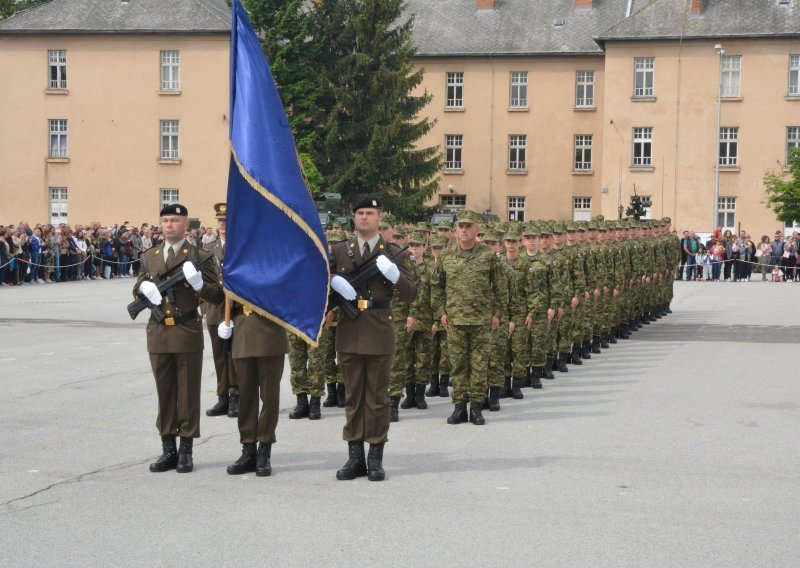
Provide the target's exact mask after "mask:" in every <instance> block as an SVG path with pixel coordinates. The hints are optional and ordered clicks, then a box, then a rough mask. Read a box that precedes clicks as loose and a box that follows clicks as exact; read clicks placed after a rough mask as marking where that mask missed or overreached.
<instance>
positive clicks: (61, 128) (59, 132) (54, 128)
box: [50, 119, 68, 158]
mask: <svg viewBox="0 0 800 568" xmlns="http://www.w3.org/2000/svg"><path fill="white" fill-rule="evenodd" d="M67 155H68V154H67V121H66V120H63V119H55V120H51V121H50V157H51V158H66V157H67Z"/></svg>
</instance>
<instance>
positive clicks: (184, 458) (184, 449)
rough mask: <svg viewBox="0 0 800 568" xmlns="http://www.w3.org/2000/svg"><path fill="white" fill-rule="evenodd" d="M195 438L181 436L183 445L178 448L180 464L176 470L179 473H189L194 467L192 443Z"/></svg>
mask: <svg viewBox="0 0 800 568" xmlns="http://www.w3.org/2000/svg"><path fill="white" fill-rule="evenodd" d="M193 442H194V439H193V438H183V437H182V438H181V445H180V448H179V449H178V465H177V466H176V467H175V470H176V471H177V472H178V473H189V472H190V471H192V470H193V469H194V463H193V462H192V444H193Z"/></svg>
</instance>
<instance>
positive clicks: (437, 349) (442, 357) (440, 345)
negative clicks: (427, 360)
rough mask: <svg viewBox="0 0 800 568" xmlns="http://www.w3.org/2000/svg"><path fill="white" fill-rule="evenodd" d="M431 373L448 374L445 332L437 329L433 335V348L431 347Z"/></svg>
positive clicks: (448, 364) (448, 365)
mask: <svg viewBox="0 0 800 568" xmlns="http://www.w3.org/2000/svg"><path fill="white" fill-rule="evenodd" d="M431 374H432V375H437V376H438V375H449V374H450V358H449V357H448V356H447V332H446V331H444V330H439V331H437V332H436V335H434V336H433V348H432V349H431Z"/></svg>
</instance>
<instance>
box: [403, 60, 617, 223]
mask: <svg viewBox="0 0 800 568" xmlns="http://www.w3.org/2000/svg"><path fill="white" fill-rule="evenodd" d="M417 64H418V65H419V66H421V67H422V68H424V70H425V77H424V81H423V84H422V85H421V87H420V89H419V91H420V92H421V91H422V90H423V89H424V90H427V92H428V93H430V94H431V95H432V96H433V100H432V101H431V103H430V105H429V106H428V107H427V108H426V112H427V115H428V116H429V117H430V118H432V119H434V120H436V125H435V126H434V128H433V129H432V131H431V132H430V133H429V134H428V135H427V136H426V137H425V138H424V139H423V140H421V142H420V145H421V146H432V145H439V146H440V147H441V148H442V153H443V154H444V146H445V136H446V135H448V134H462V135H463V137H464V138H463V140H464V142H463V143H464V148H463V173H455V174H454V173H448V172H446V171H445V172H443V173H442V176H441V180H440V183H439V191H438V194H437V196H436V197H435V198H434V200H433V203H435V204H436V203H439V202H440V199H441V197H442V196H447V195H465V196H466V207H467V208H469V209H473V210H476V211H480V212H483V211H486V210H487V209H491V212H492V213H494V214H495V215H497V216H499V217H500V218H501V219H503V220H505V219H508V208H507V205H508V197H525V198H526V199H525V218H526V219H533V218H571V217H572V208H573V200H572V198H573V197H574V196H579V197H590V198H592V211H593V212H594V213H597V212H599V211H600V209H599V205H595V203H597V200H598V197H599V194H600V193H599V192H600V179H601V175H602V174H601V165H602V143H601V140H602V116H603V104H602V98H601V97H600V96H599V95H600V93H602V89H603V84H604V73H603V59H602V57H571V56H563V57H518V58H496V59H490V58H474V59H467V58H464V59H462V58H447V59H445V58H441V59H439V58H437V59H434V58H430V59H428V58H425V59H422V58H421V59H419V60H418V61H417ZM578 70H592V71H594V72H595V107H594V109H592V110H575V76H576V71H578ZM458 71H462V72H463V73H464V109H463V110H458V111H457V110H451V109H446V108H445V99H446V77H447V73H448V72H458ZM512 71H527V72H528V108H527V109H526V110H517V109H510V108H509V102H510V101H509V99H510V74H511V72H512ZM516 134H525V135H527V156H526V158H527V159H526V161H527V173H525V174H518V173H508V171H507V166H508V152H509V150H508V145H509V136H510V135H516ZM576 134H591V135H593V137H594V138H593V141H594V148H593V169H592V171H591V172H590V173H580V174H579V173H576V172H573V148H574V136H575V135H576ZM450 186H452V191H451V190H450Z"/></svg>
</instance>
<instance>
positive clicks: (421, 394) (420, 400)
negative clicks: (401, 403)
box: [415, 383, 428, 410]
mask: <svg viewBox="0 0 800 568" xmlns="http://www.w3.org/2000/svg"><path fill="white" fill-rule="evenodd" d="M416 389H417V393H416V396H415V400H416V401H417V408H419V409H420V410H425V409H426V408H428V402H427V401H426V400H425V385H424V384H421V383H417V384H416Z"/></svg>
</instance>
